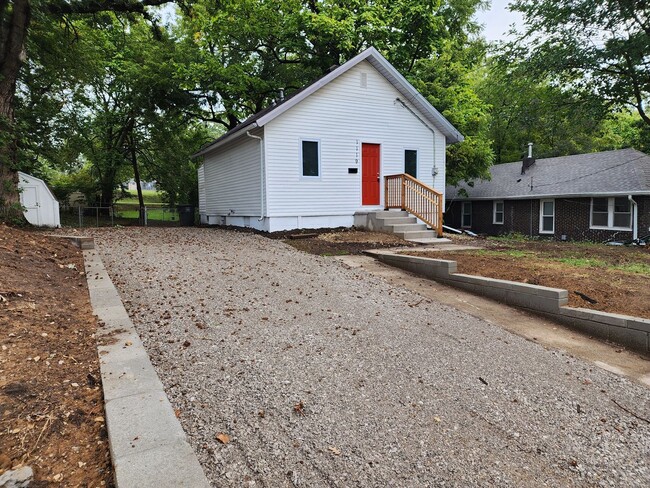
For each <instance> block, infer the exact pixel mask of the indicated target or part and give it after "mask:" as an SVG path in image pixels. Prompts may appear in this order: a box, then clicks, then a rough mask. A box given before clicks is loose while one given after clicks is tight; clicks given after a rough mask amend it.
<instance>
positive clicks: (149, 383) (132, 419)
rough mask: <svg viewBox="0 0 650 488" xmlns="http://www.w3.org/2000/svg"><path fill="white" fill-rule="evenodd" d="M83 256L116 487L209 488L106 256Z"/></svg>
mask: <svg viewBox="0 0 650 488" xmlns="http://www.w3.org/2000/svg"><path fill="white" fill-rule="evenodd" d="M83 254H84V262H85V268H86V278H87V280H88V290H89V292H90V302H91V304H92V307H93V311H94V313H95V315H97V317H98V318H99V320H100V321H101V322H102V323H103V327H102V328H101V329H100V330H99V331H98V334H97V344H98V346H97V347H98V352H99V362H100V368H101V375H102V385H103V389H104V402H105V410H106V426H107V430H108V440H109V445H110V451H111V458H112V460H113V467H114V470H115V485H116V487H117V488H130V487H137V488H148V487H151V488H159V487H161V486H187V487H192V488H194V487H197V488H200V487H209V486H210V484H209V483H208V480H207V478H206V477H205V474H204V473H203V469H202V468H201V465H200V464H199V461H198V459H197V458H196V455H195V454H194V451H193V450H192V448H191V446H190V445H189V444H188V442H187V440H186V437H185V432H184V431H183V428H182V427H181V424H180V422H179V421H178V418H176V415H175V413H174V410H173V408H172V406H171V403H170V402H169V399H168V398H167V395H166V394H165V391H164V389H163V386H162V383H161V382H160V379H159V378H158V375H157V374H156V371H155V370H154V368H153V366H152V364H151V361H150V360H149V356H148V354H147V352H146V350H145V349H144V346H143V345H142V341H141V340H140V337H139V336H138V333H137V331H136V329H135V327H134V326H133V323H132V322H131V319H130V318H129V315H128V314H127V312H126V309H125V308H124V305H123V304H122V300H121V298H120V295H119V294H118V292H117V290H116V289H115V286H114V285H113V283H112V281H111V279H110V277H109V276H108V273H107V272H106V269H105V268H104V264H103V263H102V259H101V256H100V255H99V253H98V252H97V251H94V250H85V251H83Z"/></svg>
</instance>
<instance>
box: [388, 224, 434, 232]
mask: <svg viewBox="0 0 650 488" xmlns="http://www.w3.org/2000/svg"><path fill="white" fill-rule="evenodd" d="M384 229H386V230H387V231H389V232H393V233H395V234H396V233H398V232H411V231H413V232H414V231H418V230H427V226H426V225H425V224H397V225H385V226H384Z"/></svg>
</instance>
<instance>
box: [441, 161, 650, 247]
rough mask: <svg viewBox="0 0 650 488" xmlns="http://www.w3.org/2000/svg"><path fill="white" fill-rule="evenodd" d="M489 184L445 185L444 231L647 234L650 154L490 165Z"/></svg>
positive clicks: (595, 236) (598, 236)
mask: <svg viewBox="0 0 650 488" xmlns="http://www.w3.org/2000/svg"><path fill="white" fill-rule="evenodd" d="M490 172H491V174H492V179H491V180H490V181H486V180H481V181H477V182H475V183H474V184H473V185H470V184H467V183H466V182H461V183H459V185H458V186H456V187H453V186H448V187H447V191H446V197H447V200H446V212H445V225H448V226H450V227H454V228H458V229H461V228H462V229H471V230H472V231H473V232H476V233H478V234H487V235H501V234H508V233H512V232H516V233H520V234H524V235H527V236H540V237H549V238H554V239H559V240H580V241H603V240H606V239H608V238H611V237H615V238H616V239H622V240H625V239H634V238H637V237H644V236H646V235H648V234H650V156H648V155H646V154H644V153H642V152H639V151H636V150H634V149H621V150H616V151H605V152H600V153H591V154H578V155H575V156H562V157H557V158H546V159H539V160H535V159H533V158H532V157H531V156H530V155H529V156H528V157H526V158H524V160H523V163H522V162H516V163H507V164H499V165H495V166H493V167H492V168H491V170H490Z"/></svg>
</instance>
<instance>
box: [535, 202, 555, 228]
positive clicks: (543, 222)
mask: <svg viewBox="0 0 650 488" xmlns="http://www.w3.org/2000/svg"><path fill="white" fill-rule="evenodd" d="M539 233H540V234H554V233H555V200H540V201H539Z"/></svg>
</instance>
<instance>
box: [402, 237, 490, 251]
mask: <svg viewBox="0 0 650 488" xmlns="http://www.w3.org/2000/svg"><path fill="white" fill-rule="evenodd" d="M409 241H410V242H415V243H416V244H425V245H427V246H435V247H436V249H440V250H441V251H445V250H447V249H448V250H449V251H459V250H461V249H458V247H460V248H462V249H478V248H476V247H470V246H458V247H456V245H455V244H450V243H451V239H447V238H446V237H421V238H419V239H409Z"/></svg>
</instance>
